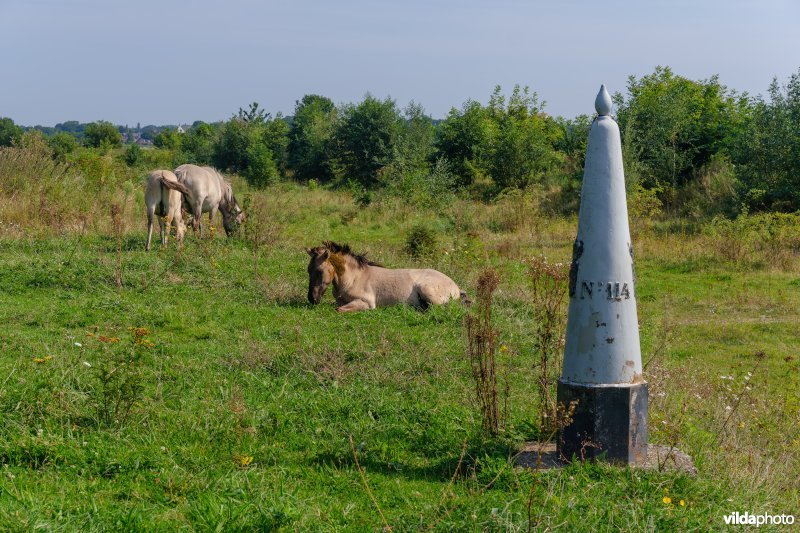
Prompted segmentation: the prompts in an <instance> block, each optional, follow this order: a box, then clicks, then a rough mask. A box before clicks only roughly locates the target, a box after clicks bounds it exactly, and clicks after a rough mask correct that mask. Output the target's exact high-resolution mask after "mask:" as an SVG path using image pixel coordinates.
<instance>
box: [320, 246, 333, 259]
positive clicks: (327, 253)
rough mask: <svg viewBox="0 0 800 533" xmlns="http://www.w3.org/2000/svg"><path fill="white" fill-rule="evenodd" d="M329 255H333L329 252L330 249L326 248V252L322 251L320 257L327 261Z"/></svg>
mask: <svg viewBox="0 0 800 533" xmlns="http://www.w3.org/2000/svg"><path fill="white" fill-rule="evenodd" d="M329 255H331V252H330V250H328V249H327V248H326V249H325V250H323V251H322V254H321V255H320V257H321V258H322V259H327V258H328V256H329Z"/></svg>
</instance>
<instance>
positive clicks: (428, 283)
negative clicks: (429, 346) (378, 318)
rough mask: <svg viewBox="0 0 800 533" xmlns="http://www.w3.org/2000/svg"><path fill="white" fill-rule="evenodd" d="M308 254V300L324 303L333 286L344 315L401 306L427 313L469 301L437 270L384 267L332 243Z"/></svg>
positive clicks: (328, 242) (348, 248) (308, 250)
mask: <svg viewBox="0 0 800 533" xmlns="http://www.w3.org/2000/svg"><path fill="white" fill-rule="evenodd" d="M306 252H307V253H308V255H310V256H311V261H310V262H309V263H308V301H309V302H311V303H312V304H318V303H319V302H320V300H321V299H322V296H323V295H324V294H325V290H326V289H327V288H328V285H330V284H331V283H332V284H333V296H334V297H335V298H336V305H337V306H338V307H337V308H336V310H337V311H339V312H341V313H346V312H348V311H362V310H364V309H375V308H376V307H382V306H386V305H394V304H399V303H406V304H409V305H412V306H414V307H416V308H417V309H421V310H425V309H427V308H428V306H430V305H440V304H444V303H447V302H448V301H450V300H451V299H454V298H459V297H460V298H461V300H462V301H464V302H466V293H464V292H463V291H461V290H459V288H458V285H456V284H455V282H454V281H453V280H452V279H450V278H448V277H447V276H445V275H444V274H442V273H441V272H438V271H436V270H432V269H429V268H425V269H421V268H397V269H393V268H384V267H383V266H381V265H379V264H377V263H373V262H372V261H369V260H367V258H366V257H364V256H363V255H358V254H356V253H354V252H353V251H352V250H351V249H350V247H349V246H347V245H339V244H336V243H335V242H331V241H324V242H323V245H322V246H318V247H316V248H309V249H307V250H306Z"/></svg>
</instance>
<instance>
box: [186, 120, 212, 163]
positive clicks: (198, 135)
mask: <svg viewBox="0 0 800 533" xmlns="http://www.w3.org/2000/svg"><path fill="white" fill-rule="evenodd" d="M216 133H217V132H216V130H215V129H214V127H213V126H212V125H210V124H206V123H205V122H200V123H198V124H195V125H193V126H192V127H191V128H190V129H189V131H187V132H186V133H185V134H184V135H183V138H182V139H181V143H180V157H181V160H182V162H183V163H193V164H195V165H201V166H202V165H211V164H212V162H213V156H214V141H215V137H216Z"/></svg>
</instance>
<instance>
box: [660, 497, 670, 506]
mask: <svg viewBox="0 0 800 533" xmlns="http://www.w3.org/2000/svg"><path fill="white" fill-rule="evenodd" d="M661 501H662V502H664V503H665V504H666V505H669V504H671V503H672V498H670V497H669V496H664V497H663V498H662V499H661Z"/></svg>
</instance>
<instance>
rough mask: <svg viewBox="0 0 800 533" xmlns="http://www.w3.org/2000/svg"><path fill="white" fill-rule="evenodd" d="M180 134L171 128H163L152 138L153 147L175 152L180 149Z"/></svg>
mask: <svg viewBox="0 0 800 533" xmlns="http://www.w3.org/2000/svg"><path fill="white" fill-rule="evenodd" d="M181 137H182V136H181V134H180V133H178V131H177V130H175V129H172V128H164V129H163V130H161V131H160V132H158V133H157V134H156V135H155V137H153V145H154V146H155V147H156V148H163V149H165V150H177V149H179V148H180V147H181Z"/></svg>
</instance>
